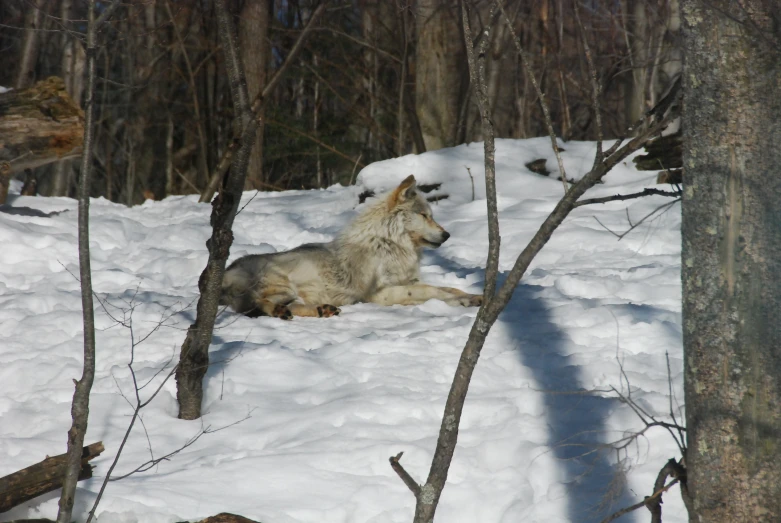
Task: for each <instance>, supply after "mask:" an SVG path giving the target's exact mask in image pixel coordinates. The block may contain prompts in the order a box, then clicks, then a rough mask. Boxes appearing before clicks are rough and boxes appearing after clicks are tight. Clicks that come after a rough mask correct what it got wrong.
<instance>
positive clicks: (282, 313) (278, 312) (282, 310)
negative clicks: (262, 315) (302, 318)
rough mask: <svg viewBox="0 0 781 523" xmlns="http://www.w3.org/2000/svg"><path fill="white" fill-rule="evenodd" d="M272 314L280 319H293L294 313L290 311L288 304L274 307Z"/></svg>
mask: <svg viewBox="0 0 781 523" xmlns="http://www.w3.org/2000/svg"><path fill="white" fill-rule="evenodd" d="M271 315H272V316H273V317H275V318H279V319H280V320H292V319H293V313H292V312H290V309H288V308H287V305H277V306H276V307H274V310H273V311H272V312H271Z"/></svg>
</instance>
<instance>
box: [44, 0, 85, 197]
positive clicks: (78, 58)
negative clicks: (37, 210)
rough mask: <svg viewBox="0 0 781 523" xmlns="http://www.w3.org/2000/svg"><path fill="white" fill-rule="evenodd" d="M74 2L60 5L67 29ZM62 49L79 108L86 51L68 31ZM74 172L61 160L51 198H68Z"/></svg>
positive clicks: (65, 74) (70, 90) (67, 86)
mask: <svg viewBox="0 0 781 523" xmlns="http://www.w3.org/2000/svg"><path fill="white" fill-rule="evenodd" d="M72 7H73V0H62V3H61V4H60V24H62V27H65V28H67V27H68V23H69V21H70V19H71V9H72ZM60 46H61V48H62V61H61V64H62V65H61V67H62V69H61V73H62V77H63V78H64V80H65V89H66V90H67V91H68V94H69V95H70V96H71V98H72V99H73V101H74V102H75V103H76V105H77V106H78V105H79V103H80V102H81V92H82V87H83V82H82V80H83V76H84V58H85V57H84V50H83V49H82V47H81V44H80V43H79V42H78V41H76V40H75V39H72V38H71V35H70V34H69V33H68V31H62V34H61V35H60ZM72 172H73V169H72V165H71V161H70V160H60V161H58V162H57V164H56V165H55V166H54V169H53V170H52V177H53V180H52V188H51V192H50V195H51V196H68V192H69V189H70V185H71V183H70V182H71V173H72Z"/></svg>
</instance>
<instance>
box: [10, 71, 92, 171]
mask: <svg viewBox="0 0 781 523" xmlns="http://www.w3.org/2000/svg"><path fill="white" fill-rule="evenodd" d="M83 140H84V113H83V112H82V110H81V109H80V108H79V106H78V105H77V104H76V103H75V102H74V101H73V100H72V99H71V97H70V96H68V93H67V92H66V90H65V84H64V82H63V81H62V79H61V78H58V77H56V76H53V77H51V78H49V79H47V80H42V81H40V82H38V83H36V84H35V85H33V86H32V87H29V88H27V89H20V90H12V91H8V92H6V93H2V94H0V163H1V162H8V163H9V164H10V169H11V174H13V173H17V172H21V171H23V170H25V169H34V168H35V167H39V166H41V165H45V164H47V163H51V162H54V161H57V160H60V159H63V158H72V157H76V156H79V155H80V154H81V149H82V143H83Z"/></svg>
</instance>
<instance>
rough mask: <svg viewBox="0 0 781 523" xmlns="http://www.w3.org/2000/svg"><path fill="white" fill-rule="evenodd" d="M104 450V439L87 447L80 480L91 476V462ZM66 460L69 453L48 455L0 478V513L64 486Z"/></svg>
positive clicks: (82, 456)
mask: <svg viewBox="0 0 781 523" xmlns="http://www.w3.org/2000/svg"><path fill="white" fill-rule="evenodd" d="M103 450H104V449H103V442H101V441H99V442H97V443H93V444H92V445H88V446H86V447H84V449H83V450H82V454H81V471H80V472H79V481H81V480H82V479H88V478H91V477H92V465H90V464H89V463H88V462H89V461H90V460H91V459H94V458H96V457H97V456H99V455H100V453H101V452H103ZM66 460H67V454H60V455H58V456H52V457H47V458H46V459H44V460H43V461H41V462H39V463H36V464H35V465H31V466H29V467H27V468H24V469H22V470H20V471H18V472H14V473H12V474H9V475H7V476H5V477H2V478H0V512H5V511H7V510H10V509H11V508H13V507H15V506H17V505H21V504H22V503H24V502H25V501H29V500H31V499H33V498H37V497H38V496H40V495H43V494H46V493H47V492H51V491H53V490H57V489H58V488H60V487H62V478H63V477H64V475H65V465H66Z"/></svg>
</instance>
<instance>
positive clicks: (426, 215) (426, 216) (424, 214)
mask: <svg viewBox="0 0 781 523" xmlns="http://www.w3.org/2000/svg"><path fill="white" fill-rule="evenodd" d="M420 215H421V216H423V217H424V218H425V219H427V220H428V214H426V213H424V212H422V213H420Z"/></svg>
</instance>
